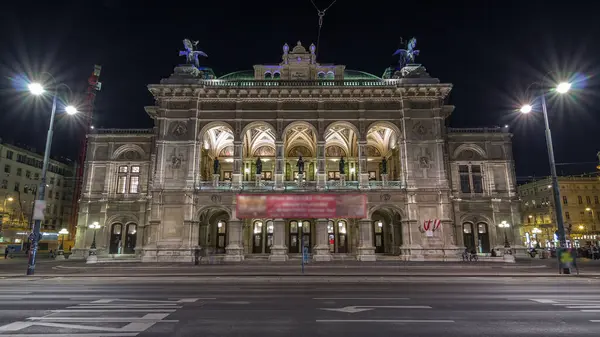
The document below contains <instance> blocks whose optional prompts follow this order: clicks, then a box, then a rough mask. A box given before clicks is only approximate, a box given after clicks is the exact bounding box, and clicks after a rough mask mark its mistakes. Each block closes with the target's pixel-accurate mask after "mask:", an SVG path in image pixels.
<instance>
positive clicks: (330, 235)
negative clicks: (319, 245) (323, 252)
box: [327, 220, 335, 253]
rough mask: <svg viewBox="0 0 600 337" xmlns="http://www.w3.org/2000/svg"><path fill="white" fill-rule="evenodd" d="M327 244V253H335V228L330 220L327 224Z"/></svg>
mask: <svg viewBox="0 0 600 337" xmlns="http://www.w3.org/2000/svg"><path fill="white" fill-rule="evenodd" d="M327 242H328V243H329V252H330V253H335V226H334V225H333V221H332V220H329V221H328V222H327Z"/></svg>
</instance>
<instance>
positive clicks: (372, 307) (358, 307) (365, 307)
mask: <svg viewBox="0 0 600 337" xmlns="http://www.w3.org/2000/svg"><path fill="white" fill-rule="evenodd" d="M320 309H321V310H327V311H338V312H345V313H348V314H355V313H357V312H363V311H369V310H375V309H431V307H430V306H428V305H352V306H347V307H343V308H320Z"/></svg>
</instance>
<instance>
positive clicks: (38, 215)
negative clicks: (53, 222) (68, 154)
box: [27, 73, 77, 275]
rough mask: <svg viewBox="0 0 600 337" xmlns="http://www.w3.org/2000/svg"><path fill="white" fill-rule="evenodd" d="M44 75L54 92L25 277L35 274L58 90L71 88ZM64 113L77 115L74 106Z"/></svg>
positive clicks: (34, 87)
mask: <svg viewBox="0 0 600 337" xmlns="http://www.w3.org/2000/svg"><path fill="white" fill-rule="evenodd" d="M45 74H46V75H49V77H50V78H51V79H52V81H53V83H54V90H53V91H52V112H51V113H50V124H49V125H48V133H47V135H46V148H45V150H44V161H43V164H42V177H41V181H40V187H39V189H38V196H37V198H36V201H35V206H34V209H35V210H36V211H35V212H33V220H35V223H34V225H33V233H32V234H31V236H30V241H31V247H32V248H31V254H29V263H28V264H27V275H33V274H35V261H36V258H37V251H38V241H39V240H40V239H41V234H40V228H41V224H42V221H43V220H44V212H43V210H44V209H45V208H46V205H45V201H44V198H45V197H46V175H47V172H48V162H49V159H50V149H51V147H52V133H53V131H54V117H55V116H56V101H57V96H58V88H59V87H61V86H65V87H66V88H67V89H69V91H71V88H69V86H68V85H66V84H64V83H57V82H56V79H55V78H54V76H52V75H51V74H49V73H45ZM27 87H28V89H29V91H30V92H31V94H33V95H35V96H41V95H43V94H44V93H45V92H46V89H45V88H44V86H43V85H42V84H40V83H38V82H32V83H30V84H29V85H28V86H27ZM65 112H66V113H67V114H69V115H74V114H76V113H77V109H76V108H75V107H74V106H71V105H69V106H67V107H65Z"/></svg>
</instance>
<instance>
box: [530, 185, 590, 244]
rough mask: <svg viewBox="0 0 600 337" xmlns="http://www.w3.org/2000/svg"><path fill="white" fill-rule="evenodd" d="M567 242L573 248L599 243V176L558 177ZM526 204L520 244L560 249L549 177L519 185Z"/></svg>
mask: <svg viewBox="0 0 600 337" xmlns="http://www.w3.org/2000/svg"><path fill="white" fill-rule="evenodd" d="M558 184H559V186H560V197H561V203H562V211H563V214H562V217H563V220H564V223H565V230H566V234H567V243H568V245H569V246H573V247H583V246H586V245H592V244H594V245H595V244H600V242H599V241H600V180H599V179H598V177H597V176H567V177H558ZM519 195H520V197H521V199H522V201H523V209H522V215H523V219H522V221H521V222H522V224H523V226H522V227H521V228H520V230H519V232H520V243H521V244H522V245H524V246H527V247H536V246H537V245H538V244H539V245H540V246H541V247H557V243H558V241H557V239H558V238H557V237H556V236H555V232H556V230H557V229H558V227H557V225H556V207H555V204H554V200H553V196H552V185H551V181H550V178H549V177H548V178H544V179H539V180H536V181H533V182H530V183H527V184H523V185H520V186H519Z"/></svg>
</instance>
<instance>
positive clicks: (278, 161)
mask: <svg viewBox="0 0 600 337" xmlns="http://www.w3.org/2000/svg"><path fill="white" fill-rule="evenodd" d="M275 156H276V157H275V189H276V190H283V189H284V188H285V187H284V175H283V168H284V164H285V163H284V160H285V158H284V156H283V141H280V140H278V141H275Z"/></svg>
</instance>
